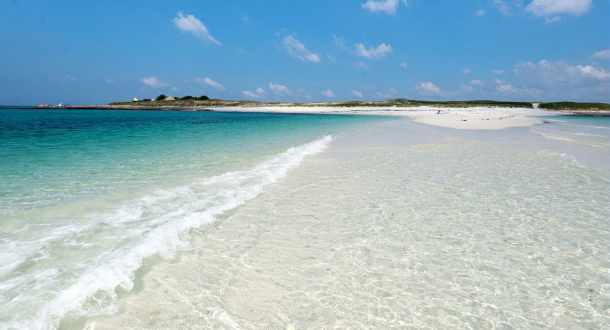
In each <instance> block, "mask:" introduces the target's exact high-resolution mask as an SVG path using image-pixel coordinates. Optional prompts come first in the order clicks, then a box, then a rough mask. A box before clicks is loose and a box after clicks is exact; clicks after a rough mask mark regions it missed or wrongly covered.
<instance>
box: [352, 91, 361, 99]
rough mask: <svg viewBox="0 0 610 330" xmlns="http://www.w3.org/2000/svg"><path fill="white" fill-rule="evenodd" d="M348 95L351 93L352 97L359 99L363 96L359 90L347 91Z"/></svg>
mask: <svg viewBox="0 0 610 330" xmlns="http://www.w3.org/2000/svg"><path fill="white" fill-rule="evenodd" d="M349 95H351V96H353V97H357V98H359V99H361V98H363V97H364V95H362V93H361V92H359V91H352V92H351V93H349Z"/></svg>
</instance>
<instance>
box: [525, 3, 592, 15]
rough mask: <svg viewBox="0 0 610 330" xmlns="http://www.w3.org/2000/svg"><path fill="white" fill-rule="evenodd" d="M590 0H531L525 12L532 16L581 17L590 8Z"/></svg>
mask: <svg viewBox="0 0 610 330" xmlns="http://www.w3.org/2000/svg"><path fill="white" fill-rule="evenodd" d="M591 3H592V0H533V1H532V2H531V3H530V4H529V5H527V7H525V11H526V12H529V13H532V14H533V15H534V16H546V17H549V16H556V15H562V14H569V15H574V16H579V15H582V14H584V13H586V12H588V11H589V9H590V8H591Z"/></svg>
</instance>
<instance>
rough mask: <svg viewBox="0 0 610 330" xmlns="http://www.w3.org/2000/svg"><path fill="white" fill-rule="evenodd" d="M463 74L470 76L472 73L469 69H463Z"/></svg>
mask: <svg viewBox="0 0 610 330" xmlns="http://www.w3.org/2000/svg"><path fill="white" fill-rule="evenodd" d="M462 73H463V74H469V73H470V69H468V68H463V69H462Z"/></svg>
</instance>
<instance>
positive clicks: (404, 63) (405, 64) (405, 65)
mask: <svg viewBox="0 0 610 330" xmlns="http://www.w3.org/2000/svg"><path fill="white" fill-rule="evenodd" d="M398 66H399V67H401V68H403V69H406V68H408V67H409V66H408V65H407V62H402V63H400V64H398Z"/></svg>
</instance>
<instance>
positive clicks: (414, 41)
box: [0, 0, 610, 105]
mask: <svg viewBox="0 0 610 330" xmlns="http://www.w3.org/2000/svg"><path fill="white" fill-rule="evenodd" d="M609 48H610V4H609V1H608V0H435V1H422V0H379V1H377V0H332V1H328V0H308V1H296V0H295V1H287V0H234V1H217V0H214V1H212V0H193V1H156V0H148V1H125V0H121V1H115V0H105V1H92V0H56V1H50V0H27V1H26V0H0V104H4V105H35V104H40V103H54V104H56V103H59V102H64V103H69V104H78V105H86V104H105V103H109V102H115V101H125V100H131V99H132V98H134V97H137V98H140V99H142V98H154V97H156V96H157V95H159V94H160V93H162V94H165V95H173V96H185V95H192V96H199V95H207V96H209V97H211V98H220V99H231V100H257V101H289V102H321V101H344V100H385V99H391V98H407V99H414V100H479V99H492V100H520V101H521V100H522V101H543V102H549V101H579V102H609V103H610V49H609Z"/></svg>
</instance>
